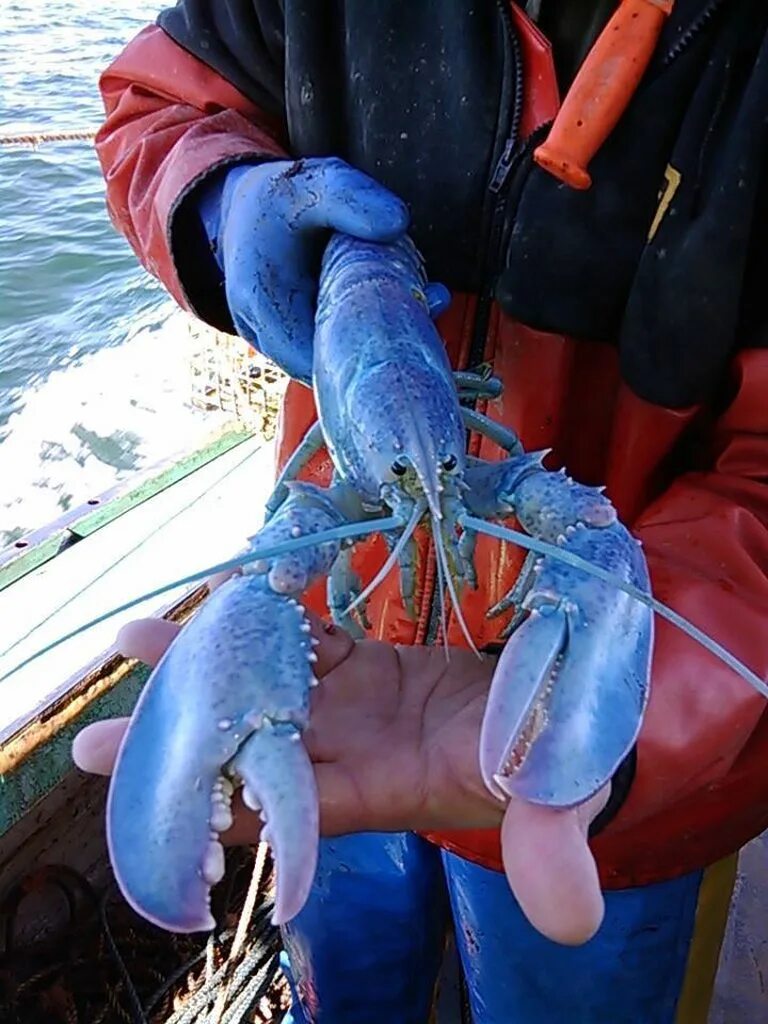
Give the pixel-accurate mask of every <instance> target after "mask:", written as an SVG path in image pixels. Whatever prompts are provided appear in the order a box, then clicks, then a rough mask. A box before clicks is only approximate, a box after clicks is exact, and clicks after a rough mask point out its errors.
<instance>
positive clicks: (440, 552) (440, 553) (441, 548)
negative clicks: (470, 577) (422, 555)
mask: <svg viewBox="0 0 768 1024" xmlns="http://www.w3.org/2000/svg"><path fill="white" fill-rule="evenodd" d="M432 533H433V535H434V538H435V551H436V552H437V558H438V562H442V564H443V571H444V573H445V581H446V583H447V585H448V593H449V594H450V595H451V603H452V604H453V611H454V613H455V615H456V619H457V621H458V623H459V626H460V627H461V632H462V633H463V634H464V639H465V640H466V641H467V643H468V644H469V646H470V647H471V649H472V651H473V653H474V654H476V655H477V656H478V658H482V655H481V654H480V651H478V649H477V646H476V644H475V641H474V640H473V639H472V634H471V633H470V632H469V628H468V626H467V622H466V619H465V618H464V616H463V615H462V612H461V605H460V604H459V595H458V594H457V593H456V584H455V583H454V581H453V576H452V575H451V570H450V567H449V565H448V556H447V555H446V553H445V542H444V541H443V535H442V533H441V532H440V523H439V522H437V520H433V526H432ZM443 632H445V627H443ZM446 642H447V641H446Z"/></svg>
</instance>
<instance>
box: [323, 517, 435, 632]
mask: <svg viewBox="0 0 768 1024" xmlns="http://www.w3.org/2000/svg"><path fill="white" fill-rule="evenodd" d="M426 508H427V503H426V501H424V499H422V500H421V501H419V502H417V504H416V507H415V508H414V510H413V512H412V513H411V518H410V519H409V520H408V525H407V526H406V527H405V530H404V531H403V532H402V533H401V534H400V537H399V538H398V541H397V544H395V546H394V547H393V548H392V551H391V552H390V555H389V557H388V558H387V560H386V562H385V563H384V565H382V567H381V568H380V569H379V571H378V572H377V573H376V575H375V576H374V578H373V579H372V580H371V582H370V583H369V584H368V586H367V587H366V588H365V590H363V591H362V592H361V593H360V594H358V595H357V597H356V598H355V599H354V601H351V602H350V604H349V606H348V607H347V608H346V610H345V611H344V612H343V615H344V616H345V617H346V616H347V615H349V613H350V612H351V611H352V610H353V609H354V608H357V606H358V605H360V604H362V603H363V602H364V601H365V600H367V598H369V597H370V595H371V594H372V593H373V592H374V590H375V589H376V587H378V585H379V584H380V583H381V581H382V580H383V579H384V578H385V576H386V575H387V573H388V572H389V570H390V569H391V568H392V566H393V565H394V564H395V562H396V561H397V560H398V558H399V557H400V553H401V552H402V550H403V548H404V547H405V545H406V544H407V543H408V541H409V540H410V539H411V537H412V536H413V535H414V533H415V532H416V527H417V526H418V525H419V521H420V520H421V517H422V516H423V515H424V512H425V511H426Z"/></svg>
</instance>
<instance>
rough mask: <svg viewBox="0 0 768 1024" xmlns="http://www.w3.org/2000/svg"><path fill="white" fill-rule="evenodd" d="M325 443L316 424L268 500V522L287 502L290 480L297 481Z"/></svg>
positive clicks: (288, 463)
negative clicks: (287, 485)
mask: <svg viewBox="0 0 768 1024" xmlns="http://www.w3.org/2000/svg"><path fill="white" fill-rule="evenodd" d="M324 443H325V441H324V439H323V431H322V429H321V427H320V423H319V422H315V423H313V424H312V426H311V427H310V428H309V430H308V431H307V432H306V434H305V435H304V437H303V438H302V440H301V443H300V444H299V446H298V448H297V449H296V450H295V451H294V453H293V454H292V455H291V457H290V458H289V459H288V461H287V462H286V464H285V465H284V466H283V469H282V472H281V473H280V475H279V476H278V478H277V481H276V483H275V487H274V490H273V491H272V494H271V495H270V496H269V498H268V499H267V503H266V505H265V507H264V508H265V519H266V520H269V519H271V518H272V516H273V515H274V514H275V512H277V510H278V509H279V508H280V506H281V505H282V503H283V502H284V501H285V499H286V496H287V494H288V490H287V487H286V484H287V483H288V482H289V481H290V480H295V479H296V477H297V476H298V475H299V473H300V472H301V471H302V469H304V467H305V466H306V465H307V463H308V462H309V461H310V459H311V458H312V457H313V456H314V455H315V454H316V453H317V452H319V451H320V449H321V448H322V447H323V445H324Z"/></svg>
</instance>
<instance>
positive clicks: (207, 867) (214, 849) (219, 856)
mask: <svg viewBox="0 0 768 1024" xmlns="http://www.w3.org/2000/svg"><path fill="white" fill-rule="evenodd" d="M224 869H225V864H224V847H223V846H222V845H221V843H220V842H218V841H217V840H215V839H212V840H211V841H210V843H208V846H207V847H206V848H205V853H204V855H203V866H202V874H203V878H204V879H205V881H206V882H207V883H208V885H216V883H217V882H220V881H221V880H222V878H223V877H224Z"/></svg>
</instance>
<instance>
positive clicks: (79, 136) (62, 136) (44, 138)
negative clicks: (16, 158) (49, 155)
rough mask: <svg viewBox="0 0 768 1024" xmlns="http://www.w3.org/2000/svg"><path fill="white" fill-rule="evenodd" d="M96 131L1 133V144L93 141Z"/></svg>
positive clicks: (28, 144) (37, 144)
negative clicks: (30, 133)
mask: <svg viewBox="0 0 768 1024" xmlns="http://www.w3.org/2000/svg"><path fill="white" fill-rule="evenodd" d="M95 138H96V132H95V130H94V131H88V132H75V131H71V132H37V133H35V134H34V135H0V146H40V145H42V144H43V143H44V142H93V140H94V139H95Z"/></svg>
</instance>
